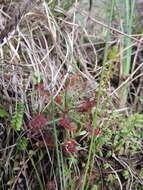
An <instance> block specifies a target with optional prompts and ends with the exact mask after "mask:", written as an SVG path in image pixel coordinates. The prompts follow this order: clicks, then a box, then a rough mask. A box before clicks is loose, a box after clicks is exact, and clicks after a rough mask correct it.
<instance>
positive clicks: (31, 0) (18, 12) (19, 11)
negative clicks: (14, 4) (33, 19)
mask: <svg viewBox="0 0 143 190" xmlns="http://www.w3.org/2000/svg"><path fill="white" fill-rule="evenodd" d="M35 3H36V0H27V1H26V2H24V3H23V4H22V5H21V6H20V7H19V8H16V9H14V11H13V14H12V15H13V17H12V19H11V20H9V21H8V22H7V24H6V27H5V28H4V29H3V30H2V32H1V34H0V43H2V42H3V39H4V38H5V37H8V34H9V33H10V32H12V31H13V30H14V29H15V28H16V27H17V25H18V23H19V22H20V21H21V19H22V17H23V16H24V15H25V14H26V13H27V12H28V11H29V10H30V9H32V8H33V7H34V5H35Z"/></svg>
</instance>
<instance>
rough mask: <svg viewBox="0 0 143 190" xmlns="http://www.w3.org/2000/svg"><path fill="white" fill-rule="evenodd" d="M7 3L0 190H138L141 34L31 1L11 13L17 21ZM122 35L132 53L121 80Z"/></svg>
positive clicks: (1, 49) (1, 58)
mask: <svg viewBox="0 0 143 190" xmlns="http://www.w3.org/2000/svg"><path fill="white" fill-rule="evenodd" d="M27 2H28V1H27ZM63 2H65V1H63ZM15 3H17V2H15ZM31 3H32V4H31V6H30V8H31V7H32V6H33V5H34V3H36V2H35V1H31ZM15 5H17V4H11V7H10V6H8V5H7V4H3V6H1V11H0V14H1V18H3V19H2V20H1V23H0V26H1V29H2V32H1V35H0V37H1V44H0V68H1V71H0V94H1V98H0V141H1V144H0V160H1V163H0V165H1V166H0V168H1V169H0V186H1V187H2V189H4V190H5V189H11V190H14V189H20V190H22V189H23V190H24V189H39V190H41V189H46V190H55V189H61V190H66V189H71V190H72V189H76V190H81V189H82V190H84V189H89V190H91V189H107V190H108V189H121V190H123V189H141V188H142V185H143V181H142V175H143V174H142V158H143V153H142V138H143V134H142V123H143V116H142V92H143V90H142V65H143V64H142V56H141V52H142V40H140V39H139V37H140V35H132V36H129V35H128V34H124V32H122V31H120V27H118V28H115V27H114V26H113V27H111V26H109V25H107V24H105V23H103V22H102V21H98V20H96V19H95V18H93V16H92V15H91V14H90V13H89V12H86V11H84V10H81V7H80V4H78V2H76V1H75V3H73V4H72V5H71V6H70V7H69V8H68V10H66V9H64V7H63V6H58V5H57V4H54V3H53V2H52V1H51V2H49V3H47V2H46V1H42V2H38V3H37V4H36V5H35V6H34V7H33V9H29V6H28V8H27V9H26V11H25V9H22V10H23V11H22V12H19V11H17V12H15V11H12V13H13V14H14V12H15V15H16V18H17V19H16V20H15V19H13V17H12V15H11V11H10V10H11V9H12V10H13V9H14V10H21V9H17V8H16V9H15V8H14V7H15ZM17 7H18V6H17ZM22 7H24V6H23V5H22ZM25 8H26V6H25ZM5 10H6V11H5ZM21 13H22V14H21ZM19 15H21V16H22V17H21V16H19ZM11 17H12V18H11ZM115 18H116V17H115ZM5 19H6V20H8V21H6V20H5ZM98 25H100V27H98ZM114 25H115V23H114ZM5 26H8V27H5ZM11 26H12V27H11ZM13 26H14V27H13ZM95 26H96V27H97V30H95V31H93V32H92V30H93V29H95V28H96V27H95ZM107 31H108V32H109V33H110V38H107V39H108V41H107V40H106V35H105V33H104V32H107ZM99 32H100V33H99ZM136 32H137V31H136ZM97 34H99V35H97ZM103 36H104V37H105V38H103ZM125 37H129V38H130V39H131V40H132V43H131V44H130V47H132V50H133V51H132V55H131V68H130V73H129V75H127V76H126V78H124V75H123V69H122V67H123V59H124V58H126V55H125V54H124V52H125V51H126V49H127V48H130V47H127V48H126V49H124V47H123V38H125ZM126 84H128V96H127V101H126V102H125V103H122V98H123V97H122V96H123V93H122V87H124V85H126ZM11 121H12V122H11Z"/></svg>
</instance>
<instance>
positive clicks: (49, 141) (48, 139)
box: [35, 131, 56, 149]
mask: <svg viewBox="0 0 143 190" xmlns="http://www.w3.org/2000/svg"><path fill="white" fill-rule="evenodd" d="M39 135H41V134H39ZM41 137H42V138H41ZM40 138H41V139H38V137H37V138H36V139H35V140H36V141H37V142H38V145H39V146H40V147H44V146H48V148H49V149H53V148H55V147H56V143H55V137H54V136H53V135H52V134H51V133H50V132H49V131H46V132H45V133H43V135H42V136H40ZM43 138H44V139H43ZM45 143H46V145H45Z"/></svg>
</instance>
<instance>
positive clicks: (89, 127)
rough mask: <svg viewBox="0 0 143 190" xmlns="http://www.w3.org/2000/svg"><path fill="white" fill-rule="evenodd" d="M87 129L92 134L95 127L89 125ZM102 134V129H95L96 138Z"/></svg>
mask: <svg viewBox="0 0 143 190" xmlns="http://www.w3.org/2000/svg"><path fill="white" fill-rule="evenodd" d="M87 129H88V132H89V133H92V129H93V126H92V125H91V124H90V123H89V124H88V125H87ZM100 133H101V130H100V129H97V128H96V129H95V130H94V135H95V136H97V135H99V134H100Z"/></svg>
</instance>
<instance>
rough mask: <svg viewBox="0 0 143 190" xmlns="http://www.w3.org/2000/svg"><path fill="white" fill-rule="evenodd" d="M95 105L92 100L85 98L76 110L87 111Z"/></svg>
mask: <svg viewBox="0 0 143 190" xmlns="http://www.w3.org/2000/svg"><path fill="white" fill-rule="evenodd" d="M95 105H96V102H95V101H94V100H88V99H87V100H86V102H84V103H83V104H82V106H81V107H79V108H78V109H77V111H78V112H87V111H89V110H91V109H92V108H93V107H94V106H95Z"/></svg>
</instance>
